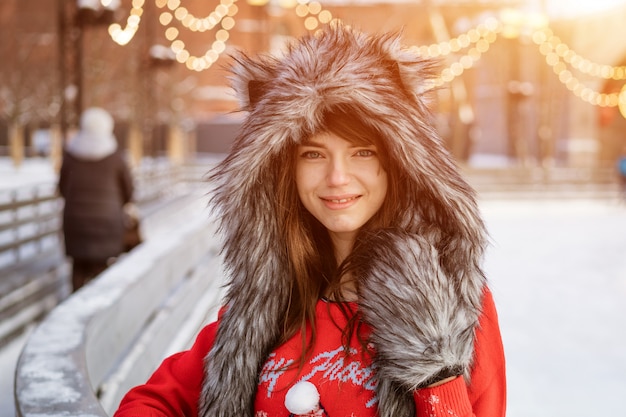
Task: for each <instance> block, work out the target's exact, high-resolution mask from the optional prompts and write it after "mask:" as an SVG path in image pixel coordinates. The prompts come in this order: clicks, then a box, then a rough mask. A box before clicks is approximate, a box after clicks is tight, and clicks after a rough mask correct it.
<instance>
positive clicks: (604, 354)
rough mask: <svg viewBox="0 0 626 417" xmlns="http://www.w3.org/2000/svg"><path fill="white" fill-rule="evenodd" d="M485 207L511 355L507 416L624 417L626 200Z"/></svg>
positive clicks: (491, 272)
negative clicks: (620, 202)
mask: <svg viewBox="0 0 626 417" xmlns="http://www.w3.org/2000/svg"><path fill="white" fill-rule="evenodd" d="M483 211H484V214H485V217H486V219H487V225H488V228H489V230H490V233H491V238H492V243H493V244H492V246H491V247H490V249H489V251H488V255H487V262H486V271H487V275H488V277H489V279H490V281H491V285H492V288H493V292H494V296H495V299H496V304H497V306H498V310H499V315H500V323H501V329H502V336H503V340H504V344H505V352H506V356H507V372H508V392H509V407H508V408H509V412H508V413H507V415H508V416H509V417H530V416H532V417H592V416H603V415H620V414H621V413H622V412H623V399H624V393H626V348H625V346H626V303H625V302H624V300H625V299H626V205H619V204H617V203H611V204H610V203H607V202H598V201H593V202H590V201H559V202H519V201H518V202H515V201H510V202H497V201H492V202H485V203H484V204H483ZM620 410H622V411H620Z"/></svg>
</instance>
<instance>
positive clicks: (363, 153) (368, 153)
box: [355, 149, 376, 156]
mask: <svg viewBox="0 0 626 417" xmlns="http://www.w3.org/2000/svg"><path fill="white" fill-rule="evenodd" d="M355 155H356V156H374V155H376V153H375V152H374V151H373V150H372V149H360V150H358V151H357V152H356V154H355Z"/></svg>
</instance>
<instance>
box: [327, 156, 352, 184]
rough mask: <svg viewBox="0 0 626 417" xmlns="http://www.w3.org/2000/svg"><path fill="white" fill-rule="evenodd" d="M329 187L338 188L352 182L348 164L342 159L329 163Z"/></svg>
mask: <svg viewBox="0 0 626 417" xmlns="http://www.w3.org/2000/svg"><path fill="white" fill-rule="evenodd" d="M327 181H328V185H331V186H338V185H344V184H347V183H348V182H349V181H350V172H349V167H348V164H346V162H345V161H343V160H341V159H333V160H331V161H330V163H329V168H328V176H327Z"/></svg>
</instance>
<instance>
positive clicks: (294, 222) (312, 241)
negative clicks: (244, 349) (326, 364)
mask: <svg viewBox="0 0 626 417" xmlns="http://www.w3.org/2000/svg"><path fill="white" fill-rule="evenodd" d="M351 110H354V109H350V108H349V107H347V106H336V107H334V108H332V109H330V110H329V111H327V112H325V113H324V115H323V119H322V123H321V128H320V129H318V130H317V131H315V132H307V135H306V137H303V138H294V141H293V143H292V145H291V146H290V147H287V148H286V149H284V152H285V154H284V155H282V156H283V161H285V166H284V167H282V168H281V172H280V173H279V176H278V182H277V187H276V188H277V197H278V199H279V206H280V207H281V209H282V212H281V213H279V216H281V220H282V222H283V224H284V229H283V230H284V236H283V238H284V241H285V242H286V249H287V253H288V256H289V258H290V267H291V271H289V272H290V274H291V276H292V280H291V288H290V300H289V305H288V309H287V314H286V316H285V321H284V326H283V330H282V338H281V340H280V343H284V342H286V341H287V340H288V339H289V338H291V337H292V336H293V335H294V334H296V333H297V332H298V331H301V333H302V338H303V352H302V356H301V358H300V362H301V365H302V364H303V362H304V360H305V358H306V355H307V353H308V352H309V351H310V349H311V347H312V346H313V345H314V343H315V339H316V336H317V335H316V332H315V328H316V327H315V309H316V305H317V302H318V300H319V299H320V298H321V297H322V296H323V295H324V294H330V296H331V298H333V299H334V300H336V301H341V295H340V291H341V280H342V277H343V275H344V274H345V273H346V272H347V271H348V270H349V269H350V267H349V263H350V256H349V257H348V258H347V259H346V260H345V261H344V262H343V263H342V265H339V266H338V265H337V260H336V258H335V254H334V249H333V244H332V242H331V239H330V236H329V234H328V231H327V230H326V228H325V227H324V226H323V225H322V224H321V223H320V222H319V221H318V220H317V219H315V218H314V217H313V216H312V215H311V214H310V213H309V212H308V211H307V210H306V209H305V208H304V206H303V205H302V203H301V202H300V198H299V196H298V192H297V188H296V183H295V175H294V173H295V164H296V148H297V146H298V144H301V143H306V140H307V139H308V138H309V137H311V136H312V135H313V134H315V133H318V132H331V133H334V134H336V135H338V136H340V137H342V138H343V139H345V140H347V141H350V142H353V143H359V144H360V143H362V144H374V145H376V147H377V149H378V154H379V158H380V161H381V166H382V168H383V169H384V170H385V171H386V172H387V178H388V182H389V184H388V187H387V194H386V197H385V201H384V202H383V205H382V206H381V208H380V209H379V211H378V212H377V213H376V214H375V215H374V216H373V217H372V218H371V219H370V220H369V221H368V222H367V224H365V225H364V226H363V228H362V229H361V231H359V234H358V235H357V240H358V238H359V235H361V234H362V233H363V232H365V231H367V230H371V229H372V228H381V227H390V226H393V224H394V219H395V218H397V216H396V213H397V212H398V210H402V208H403V205H404V204H406V201H402V200H403V199H402V198H400V197H401V193H400V191H401V189H402V182H403V177H404V175H403V174H402V173H401V172H400V171H399V170H398V169H397V164H394V163H393V162H392V161H391V160H390V158H389V153H388V149H387V146H386V144H385V138H383V137H382V135H381V134H380V132H379V131H378V130H377V129H376V126H375V125H373V124H370V123H369V122H368V121H366V120H362V119H360V118H358V117H356V116H355V114H362V112H361V113H360V112H355V111H351ZM404 200H406V199H404ZM357 285H358V283H357ZM340 305H341V308H342V311H344V314H346V316H347V317H349V320H350V323H351V324H350V325H349V330H348V331H347V332H346V333H345V334H344V343H347V340H349V337H350V334H351V333H352V332H353V331H354V329H355V326H356V317H354V315H353V314H352V313H353V312H352V311H350V309H349V307H348V306H347V305H346V304H341V303H340ZM350 316H352V317H350ZM307 322H308V323H309V324H310V325H311V331H312V333H311V338H310V339H309V340H305V338H306V331H305V330H306V325H307ZM349 333H350V334H349Z"/></svg>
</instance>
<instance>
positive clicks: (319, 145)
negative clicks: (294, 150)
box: [300, 140, 325, 148]
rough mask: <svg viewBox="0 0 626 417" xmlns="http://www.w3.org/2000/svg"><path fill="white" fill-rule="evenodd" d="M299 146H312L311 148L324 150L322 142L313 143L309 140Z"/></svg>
mask: <svg viewBox="0 0 626 417" xmlns="http://www.w3.org/2000/svg"><path fill="white" fill-rule="evenodd" d="M300 146H312V147H315V148H324V147H325V145H324V144H323V143H322V142H315V141H311V140H309V141H306V142H304V143H303V144H302V145H300Z"/></svg>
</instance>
